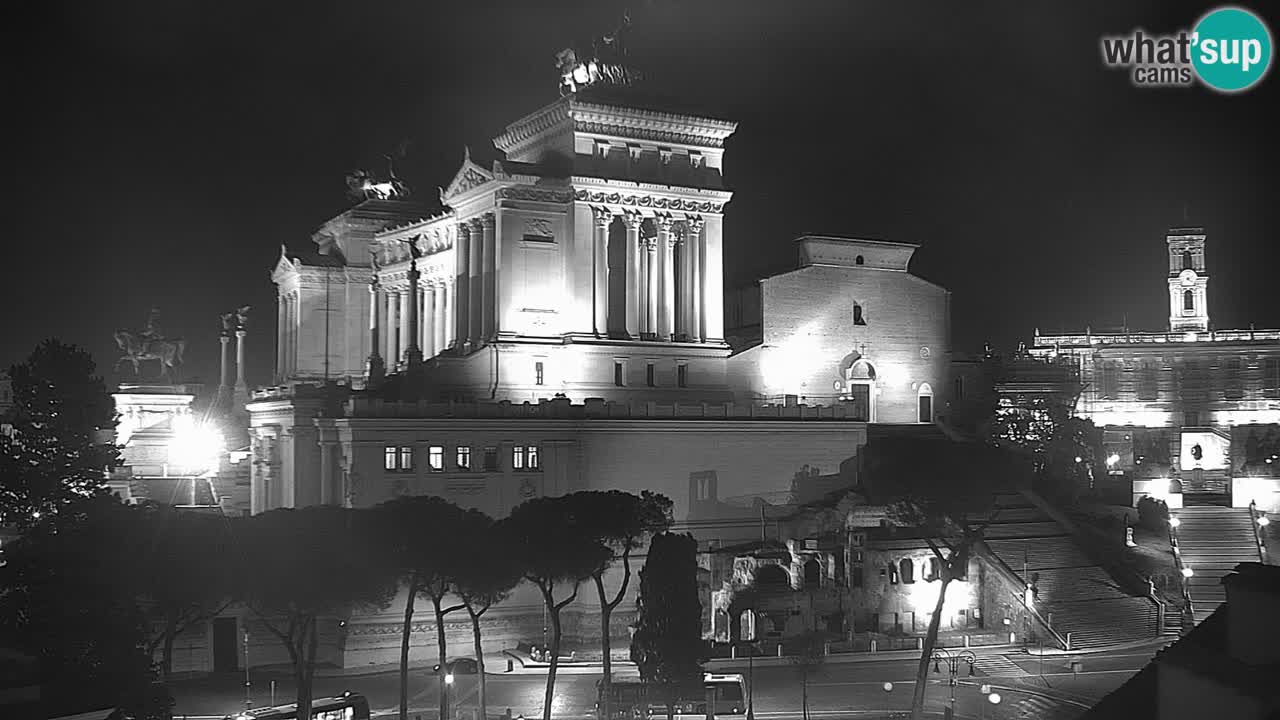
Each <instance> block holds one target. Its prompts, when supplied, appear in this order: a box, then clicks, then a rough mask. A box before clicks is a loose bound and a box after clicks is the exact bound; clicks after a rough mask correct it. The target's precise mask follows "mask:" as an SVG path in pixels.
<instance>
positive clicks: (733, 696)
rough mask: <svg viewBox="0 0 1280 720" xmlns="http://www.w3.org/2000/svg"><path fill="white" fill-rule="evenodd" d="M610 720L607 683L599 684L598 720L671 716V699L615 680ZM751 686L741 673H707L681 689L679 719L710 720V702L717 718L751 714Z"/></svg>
mask: <svg viewBox="0 0 1280 720" xmlns="http://www.w3.org/2000/svg"><path fill="white" fill-rule="evenodd" d="M610 686H611V687H612V689H613V693H612V702H610V703H609V709H610V717H609V718H605V717H604V683H603V682H597V683H596V717H597V718H599V720H646V719H648V718H662V717H666V714H667V699H666V698H665V697H662V695H663V693H662V692H660V691H657V690H654V691H652V692H650V690H651V688H650V687H649V686H648V685H647V684H646V683H644V682H642V681H640V680H637V679H615V680H614V681H613V682H612V683H611V684H610ZM746 696H747V683H746V681H745V680H744V679H743V677H742V674H741V673H703V674H702V682H701V683H698V682H697V681H696V680H695V681H693V682H690V683H688V684H687V685H684V686H683V687H681V688H679V689H678V690H677V692H676V698H675V708H674V709H675V713H676V715H684V716H699V717H703V718H705V717H706V716H707V700H708V699H710V700H711V701H712V703H713V705H712V708H713V710H714V713H713V714H714V715H742V714H744V713H745V712H746V711H747V702H746Z"/></svg>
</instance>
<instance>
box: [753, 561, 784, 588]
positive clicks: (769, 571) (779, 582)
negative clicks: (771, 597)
mask: <svg viewBox="0 0 1280 720" xmlns="http://www.w3.org/2000/svg"><path fill="white" fill-rule="evenodd" d="M755 584H756V587H758V588H760V589H761V590H782V589H786V588H790V587H791V575H790V574H789V573H788V572H787V571H786V570H783V569H782V568H781V567H780V566H778V565H772V564H770V565H763V566H761V567H760V568H759V569H758V570H756V582H755Z"/></svg>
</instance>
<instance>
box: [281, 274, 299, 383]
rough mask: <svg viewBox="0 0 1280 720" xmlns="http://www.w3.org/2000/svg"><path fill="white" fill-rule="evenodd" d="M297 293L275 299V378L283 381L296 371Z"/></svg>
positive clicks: (284, 294)
mask: <svg viewBox="0 0 1280 720" xmlns="http://www.w3.org/2000/svg"><path fill="white" fill-rule="evenodd" d="M298 300H299V296H298V291H297V290H293V291H290V292H286V293H281V294H280V295H278V296H277V298H276V306H277V312H278V315H279V317H278V318H277V322H276V348H277V350H278V351H277V352H276V377H277V378H278V379H281V380H283V379H284V378H285V377H288V376H289V375H290V374H292V373H294V372H296V371H297V370H298V326H299V323H298Z"/></svg>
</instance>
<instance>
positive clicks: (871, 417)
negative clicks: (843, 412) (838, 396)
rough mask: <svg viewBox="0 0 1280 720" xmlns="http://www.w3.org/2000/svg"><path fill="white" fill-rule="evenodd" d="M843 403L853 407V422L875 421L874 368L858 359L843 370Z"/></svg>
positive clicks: (862, 359) (865, 361)
mask: <svg viewBox="0 0 1280 720" xmlns="http://www.w3.org/2000/svg"><path fill="white" fill-rule="evenodd" d="M844 376H845V397H844V401H845V402H846V403H848V404H850V405H852V406H853V416H854V419H855V420H865V421H866V422H875V421H876V368H875V366H874V365H872V364H871V363H870V362H868V361H867V359H866V358H862V357H859V358H858V359H857V360H855V361H854V362H853V364H852V365H850V366H849V368H848V369H847V370H845V375H844Z"/></svg>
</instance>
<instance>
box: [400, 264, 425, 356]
mask: <svg viewBox="0 0 1280 720" xmlns="http://www.w3.org/2000/svg"><path fill="white" fill-rule="evenodd" d="M419 277H421V273H419V272H418V260H417V258H410V260H409V291H408V292H406V293H405V295H404V305H405V310H406V311H407V313H408V315H409V318H408V322H406V323H404V333H403V335H402V337H403V338H404V343H405V349H404V364H405V365H406V366H407V367H416V366H418V365H421V364H422V348H420V347H419V346H418V318H419V315H418V303H419V301H420V298H419V293H418V278H419Z"/></svg>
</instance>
